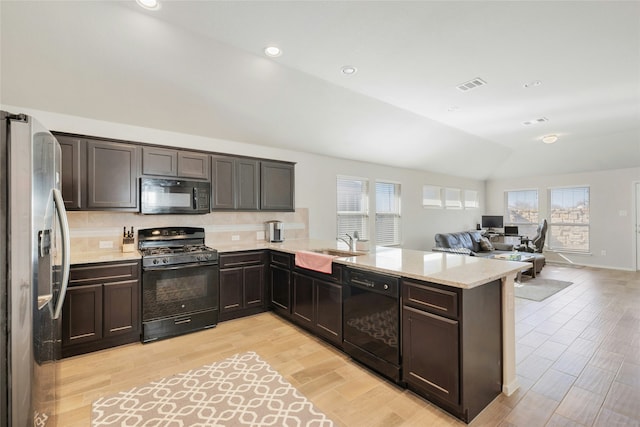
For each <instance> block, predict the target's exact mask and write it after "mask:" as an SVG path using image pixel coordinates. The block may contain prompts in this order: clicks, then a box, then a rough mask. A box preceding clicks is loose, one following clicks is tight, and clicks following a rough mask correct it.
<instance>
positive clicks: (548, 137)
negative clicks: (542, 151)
mask: <svg viewBox="0 0 640 427" xmlns="http://www.w3.org/2000/svg"><path fill="white" fill-rule="evenodd" d="M557 140H558V135H545V136H543V137H542V142H544V143H545V144H553V143H554V142H556V141H557Z"/></svg>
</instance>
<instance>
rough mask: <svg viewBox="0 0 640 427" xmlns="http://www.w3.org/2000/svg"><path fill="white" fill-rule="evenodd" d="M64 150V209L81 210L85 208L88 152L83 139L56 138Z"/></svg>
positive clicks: (62, 183)
mask: <svg viewBox="0 0 640 427" xmlns="http://www.w3.org/2000/svg"><path fill="white" fill-rule="evenodd" d="M56 139H57V140H58V142H59V143H60V148H61V149H62V170H61V174H60V175H61V188H62V198H63V199H64V207H65V209H67V210H77V209H81V208H82V206H83V203H82V197H83V185H82V184H84V179H83V178H82V174H83V173H84V170H85V164H86V151H85V149H84V148H85V145H84V144H83V141H82V139H80V138H74V137H67V136H60V135H58V136H56Z"/></svg>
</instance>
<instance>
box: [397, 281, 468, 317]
mask: <svg viewBox="0 0 640 427" xmlns="http://www.w3.org/2000/svg"><path fill="white" fill-rule="evenodd" d="M402 298H403V304H405V305H408V306H410V307H415V308H418V309H421V310H425V311H429V312H431V313H436V314H439V315H442V316H446V317H449V318H452V319H457V318H458V293H457V292H456V291H455V290H453V289H452V290H447V289H443V288H440V287H435V286H431V284H427V283H425V282H414V281H410V280H404V281H403V286H402Z"/></svg>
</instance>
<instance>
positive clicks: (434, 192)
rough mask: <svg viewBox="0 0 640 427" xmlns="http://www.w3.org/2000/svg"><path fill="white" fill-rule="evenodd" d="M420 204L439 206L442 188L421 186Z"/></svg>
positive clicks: (427, 206)
mask: <svg viewBox="0 0 640 427" xmlns="http://www.w3.org/2000/svg"><path fill="white" fill-rule="evenodd" d="M422 206H423V207H425V208H441V207H442V189H441V188H440V187H436V186H433V185H425V186H424V187H422Z"/></svg>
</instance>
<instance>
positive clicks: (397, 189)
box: [375, 180, 402, 246]
mask: <svg viewBox="0 0 640 427" xmlns="http://www.w3.org/2000/svg"><path fill="white" fill-rule="evenodd" d="M379 185H381V186H382V185H385V186H393V196H392V197H393V201H392V203H391V204H392V205H393V206H391V207H390V209H386V210H384V211H380V210H379V204H378V201H379V200H378V198H379V194H380V193H379V190H380V189H379V187H378V186H379ZM401 189H402V187H401V185H400V183H398V182H393V181H386V180H376V190H375V191H376V245H379V246H397V245H399V244H400V243H401V239H400V230H401V211H400V206H401V200H402V198H401V195H402V193H401ZM383 224H384V225H383ZM386 224H392V229H391V230H389V229H388V227H387V226H386Z"/></svg>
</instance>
